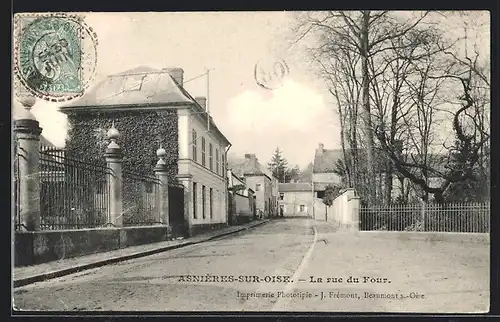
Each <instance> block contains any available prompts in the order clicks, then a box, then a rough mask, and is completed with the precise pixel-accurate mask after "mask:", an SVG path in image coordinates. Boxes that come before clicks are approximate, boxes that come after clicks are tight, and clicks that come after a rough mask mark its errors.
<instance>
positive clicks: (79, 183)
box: [12, 119, 184, 231]
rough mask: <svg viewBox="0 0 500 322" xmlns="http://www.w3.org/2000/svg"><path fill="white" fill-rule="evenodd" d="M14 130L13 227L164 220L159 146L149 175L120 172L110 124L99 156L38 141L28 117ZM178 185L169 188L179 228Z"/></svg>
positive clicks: (165, 190) (164, 175)
mask: <svg viewBox="0 0 500 322" xmlns="http://www.w3.org/2000/svg"><path fill="white" fill-rule="evenodd" d="M14 132H15V137H14V140H13V143H14V146H13V155H14V158H13V176H14V180H13V188H14V189H13V190H14V191H13V208H14V212H13V215H12V216H13V221H14V226H15V229H16V231H38V230H59V229H80V228H101V227H102V228H104V227H110V226H112V227H122V226H123V225H126V226H135V225H154V224H168V222H169V219H170V217H171V216H170V211H169V209H170V207H169V203H170V201H171V200H172V198H171V197H170V196H169V191H170V190H171V189H170V186H169V178H168V167H167V163H166V161H165V159H164V158H165V155H166V152H165V150H164V149H162V148H161V147H160V149H158V150H157V151H156V155H157V156H158V158H159V159H158V161H157V162H156V165H155V166H154V168H152V169H151V170H152V171H151V172H152V173H153V172H154V175H142V174H140V173H133V172H127V171H124V169H123V163H124V162H123V161H124V156H123V150H122V149H121V148H120V146H119V145H118V144H117V142H116V140H117V139H118V137H119V132H118V130H117V129H116V128H114V125H113V126H112V127H111V128H110V130H109V131H108V138H109V139H110V141H111V142H110V143H109V145H108V146H107V148H106V150H105V155H104V156H105V157H104V158H102V159H94V158H93V157H92V156H90V157H89V156H86V155H88V153H87V154H85V153H82V154H80V153H77V152H76V151H73V150H69V151H68V150H65V149H56V148H53V147H46V146H43V145H42V144H39V143H40V141H39V139H40V137H39V135H40V128H39V127H38V123H37V122H36V121H34V120H33V119H26V120H24V119H22V120H18V121H17V123H16V126H15V128H14ZM20 147H22V150H21V148H20ZM84 152H85V151H84ZM87 152H88V151H87ZM81 155H85V156H84V157H83V158H82V157H81ZM146 171H147V170H146ZM183 187H184V186H182V187H175V188H173V190H172V191H174V192H175V197H176V198H178V199H179V200H178V201H176V202H172V206H173V207H172V208H173V210H175V211H176V214H178V215H177V216H176V217H175V220H174V222H175V223H176V224H177V225H178V226H179V227H183V226H184V189H183Z"/></svg>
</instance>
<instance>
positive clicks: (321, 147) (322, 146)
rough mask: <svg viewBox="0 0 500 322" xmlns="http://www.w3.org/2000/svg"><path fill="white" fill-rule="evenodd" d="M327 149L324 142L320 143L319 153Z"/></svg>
mask: <svg viewBox="0 0 500 322" xmlns="http://www.w3.org/2000/svg"><path fill="white" fill-rule="evenodd" d="M324 151H325V146H324V144H323V143H320V144H318V150H317V152H318V154H322V153H323V152H324Z"/></svg>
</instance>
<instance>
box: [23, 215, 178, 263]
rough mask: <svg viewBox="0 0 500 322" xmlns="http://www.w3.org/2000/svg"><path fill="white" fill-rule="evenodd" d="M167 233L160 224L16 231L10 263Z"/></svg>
mask: <svg viewBox="0 0 500 322" xmlns="http://www.w3.org/2000/svg"><path fill="white" fill-rule="evenodd" d="M169 237H170V236H169V233H168V227H167V226H163V225H158V226H149V227H125V228H101V229H77V230H52V231H33V232H16V233H15V236H14V255H15V260H14V265H15V266H27V265H35V264H42V263H46V262H50V261H56V260H61V259H66V258H72V257H78V256H84V255H90V254H95V253H101V252H106V251H112V250H116V249H120V248H126V247H129V246H137V245H143V244H149V243H155V242H161V241H165V240H167V239H168V238H169Z"/></svg>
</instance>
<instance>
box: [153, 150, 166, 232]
mask: <svg viewBox="0 0 500 322" xmlns="http://www.w3.org/2000/svg"><path fill="white" fill-rule="evenodd" d="M156 155H157V156H158V158H159V160H158V162H157V163H156V166H155V169H154V171H155V174H156V178H157V179H158V181H159V182H160V185H159V187H158V191H157V193H158V196H159V198H158V200H159V205H158V206H159V215H160V222H161V223H162V224H164V225H167V226H168V225H169V209H168V206H169V204H168V175H167V162H166V161H165V156H166V155H167V152H166V151H165V149H163V148H162V147H161V146H160V148H159V149H158V150H157V151H156Z"/></svg>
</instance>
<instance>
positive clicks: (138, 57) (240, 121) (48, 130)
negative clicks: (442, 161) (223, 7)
mask: <svg viewBox="0 0 500 322" xmlns="http://www.w3.org/2000/svg"><path fill="white" fill-rule="evenodd" d="M85 15H86V18H85V21H86V23H87V24H88V25H89V26H91V27H92V28H93V29H94V31H95V32H96V34H97V37H98V40H99V43H98V48H97V51H98V52H97V55H98V61H97V72H96V79H95V81H94V84H96V83H97V82H98V81H99V80H100V79H102V78H103V77H105V76H106V75H109V74H113V73H118V72H122V71H125V70H128V69H131V68H134V67H137V66H150V67H153V68H165V67H181V68H183V69H184V81H185V86H184V87H185V88H186V89H187V90H188V91H189V92H190V93H191V94H192V96H206V95H207V89H206V80H205V78H204V77H201V78H198V79H196V80H193V81H188V80H190V79H191V78H195V77H197V76H199V75H201V74H203V73H205V70H206V69H207V68H209V69H211V71H210V92H209V106H210V112H211V115H212V117H213V118H214V120H215V122H216V123H217V125H218V127H219V128H220V130H221V131H222V132H223V133H224V135H225V136H226V137H227V138H228V139H229V141H230V142H231V143H232V147H231V150H230V152H231V154H233V155H236V156H240V157H243V155H244V154H245V153H254V154H256V155H257V157H258V158H259V160H261V161H262V162H267V161H269V160H270V159H271V156H272V154H273V151H274V150H275V149H276V147H279V148H280V149H281V150H282V151H283V155H284V156H285V157H286V158H287V159H288V163H289V164H291V165H294V164H297V165H299V166H301V167H304V166H306V165H307V164H308V163H310V162H312V159H313V157H314V151H315V149H316V148H317V146H318V144H319V143H323V144H324V146H325V148H340V140H339V122H338V119H337V116H336V114H335V113H334V106H332V103H331V100H330V98H329V94H328V93H327V92H326V89H325V88H324V87H323V85H322V84H321V83H320V82H319V81H318V79H317V77H315V75H314V74H313V73H312V72H311V71H310V70H309V69H308V65H307V64H306V63H304V62H303V61H302V60H301V59H300V58H297V57H300V55H295V54H296V53H294V52H293V50H294V49H293V47H292V48H291V49H288V50H285V49H283V48H284V47H283V45H282V40H283V39H284V37H285V36H286V35H287V30H288V27H289V25H290V24H291V23H292V22H293V16H292V14H291V13H288V12H231V13H223V12H210V13H208V12H205V13H180V12H177V13H173V12H170V13H156V12H151V13H85ZM273 57H279V58H282V59H284V60H285V61H286V63H287V65H288V67H289V74H288V76H287V77H286V78H285V79H284V80H283V82H282V86H281V87H279V88H277V89H274V90H267V89H263V88H261V87H259V86H258V85H257V83H256V81H255V79H254V66H255V64H256V63H257V62H258V61H260V60H262V59H272V58H273ZM60 106H61V104H60V103H51V102H46V101H37V103H36V104H35V106H34V107H33V110H32V112H33V114H34V115H35V117H36V118H37V119H38V121H39V122H40V124H41V127H42V128H43V132H42V134H43V135H44V136H45V137H46V138H47V139H49V140H50V141H52V142H53V143H54V144H56V145H58V146H63V145H64V141H65V138H66V127H67V124H66V117H65V115H64V114H62V113H60V112H58V107H60ZM17 109H18V107H15V110H14V117H15V115H16V113H17V112H16V111H17Z"/></svg>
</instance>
